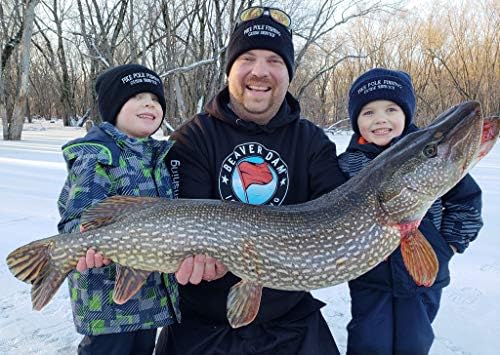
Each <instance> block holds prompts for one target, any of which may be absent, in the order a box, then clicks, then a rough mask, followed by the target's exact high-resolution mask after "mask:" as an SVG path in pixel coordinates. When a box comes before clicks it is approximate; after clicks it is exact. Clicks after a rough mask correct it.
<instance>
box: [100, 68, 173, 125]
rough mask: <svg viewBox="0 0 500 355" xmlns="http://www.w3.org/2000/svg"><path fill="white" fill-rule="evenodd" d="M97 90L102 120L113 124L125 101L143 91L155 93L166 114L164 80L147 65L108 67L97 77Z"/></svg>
mask: <svg viewBox="0 0 500 355" xmlns="http://www.w3.org/2000/svg"><path fill="white" fill-rule="evenodd" d="M95 90H96V92H97V102H98V105H99V114H100V115H101V118H102V120H103V121H107V122H109V123H111V124H113V125H115V124H116V116H117V115H118V113H119V112H120V110H121V108H122V106H123V105H124V104H125V102H127V101H128V99H130V98H131V97H132V96H135V95H137V94H139V93H141V92H150V93H153V94H155V95H156V96H157V97H158V101H159V102H160V105H161V108H162V109H163V116H165V109H166V102H165V93H164V91H163V82H162V81H161V79H160V77H159V76H158V74H156V73H155V72H154V71H152V70H150V69H148V68H146V67H145V66H142V65H139V64H125V65H119V66H117V67H114V68H111V69H108V70H106V71H104V72H103V73H101V74H100V75H99V76H98V77H97V81H96V84H95Z"/></svg>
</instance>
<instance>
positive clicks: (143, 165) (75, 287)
mask: <svg viewBox="0 0 500 355" xmlns="http://www.w3.org/2000/svg"><path fill="white" fill-rule="evenodd" d="M170 146H171V143H170V142H166V141H158V140H155V139H153V138H145V139H134V138H130V137H128V136H127V135H125V134H124V133H123V132H121V131H120V130H118V129H117V128H116V127H115V126H113V125H111V124H109V123H107V122H105V123H103V124H101V125H99V126H96V127H93V128H92V129H91V130H90V132H89V133H88V134H87V135H86V136H85V137H83V138H80V139H76V140H74V141H71V142H69V143H67V144H66V145H65V146H63V154H64V158H65V160H66V163H67V167H68V178H67V180H66V183H65V184H64V187H63V189H62V192H61V194H60V196H59V200H58V206H59V212H60V214H61V221H60V222H59V225H58V229H59V232H61V233H69V232H74V231H76V230H78V229H79V226H80V218H81V216H82V213H83V212H84V211H85V210H86V209H87V208H89V207H90V206H92V205H94V204H96V203H98V202H100V201H102V200H104V199H106V198H107V197H110V196H113V195H129V196H159V197H165V198H172V197H173V192H172V181H171V179H170V175H169V173H168V170H167V168H166V164H165V159H164V158H165V155H166V154H167V152H168V150H169V148H170ZM115 273H116V272H115V265H114V264H111V265H109V266H106V267H102V268H92V269H88V270H86V271H85V272H83V273H79V272H77V271H74V272H72V273H70V275H69V276H68V281H69V290H70V296H71V306H72V309H73V319H74V322H75V325H76V329H77V331H78V332H79V333H81V334H86V335H100V334H109V333H119V332H131V331H136V330H141V329H153V328H158V327H162V326H165V325H167V324H171V323H173V322H175V321H176V319H177V320H180V313H179V305H178V290H177V283H176V281H175V278H174V277H173V275H167V276H166V277H165V284H164V283H163V280H162V277H161V275H160V273H152V274H151V275H150V276H149V278H148V279H147V280H146V282H145V283H144V285H143V287H142V288H141V289H140V290H139V292H137V294H136V295H134V296H133V297H132V298H131V299H130V300H129V301H127V302H126V303H125V304H123V305H118V304H115V303H114V302H113V300H112V294H113V288H114V284H115ZM169 303H170V305H169ZM169 307H171V309H173V311H174V314H173V313H172V312H171V311H170V308H169Z"/></svg>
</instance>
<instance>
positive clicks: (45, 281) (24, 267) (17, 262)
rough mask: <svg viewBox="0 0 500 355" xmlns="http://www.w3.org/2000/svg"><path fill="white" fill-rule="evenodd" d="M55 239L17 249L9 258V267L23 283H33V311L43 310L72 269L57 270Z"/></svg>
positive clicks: (43, 240)
mask: <svg viewBox="0 0 500 355" xmlns="http://www.w3.org/2000/svg"><path fill="white" fill-rule="evenodd" d="M55 243H56V242H55V240H54V237H50V238H46V239H42V240H39V241H36V242H33V243H30V244H27V245H24V246H22V247H19V248H17V249H16V250H14V251H13V252H11V253H10V254H9V255H8V256H7V266H8V267H9V269H10V271H11V272H12V274H13V275H14V276H15V277H16V278H18V279H19V280H21V281H24V282H26V283H31V284H32V285H33V286H32V288H31V302H32V305H33V309H35V310H41V309H42V308H43V307H44V306H45V305H46V304H47V303H48V302H49V301H50V300H51V299H52V296H53V295H54V294H55V293H56V291H57V290H58V289H59V286H61V283H62V282H63V280H64V278H65V277H66V275H67V274H68V273H69V271H70V270H71V268H67V269H66V270H57V269H56V268H55V265H54V263H53V262H52V257H51V253H50V251H51V249H52V248H53V247H54V245H55Z"/></svg>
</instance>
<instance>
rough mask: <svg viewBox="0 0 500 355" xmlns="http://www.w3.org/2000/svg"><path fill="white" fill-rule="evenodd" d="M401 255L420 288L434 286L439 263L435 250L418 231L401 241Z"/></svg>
mask: <svg viewBox="0 0 500 355" xmlns="http://www.w3.org/2000/svg"><path fill="white" fill-rule="evenodd" d="M401 254H402V256H403V262H404V264H405V266H406V269H407V270H408V272H409V273H410V275H411V277H412V278H413V280H414V281H415V283H416V284H417V285H418V286H425V287H430V286H432V284H434V281H436V276H437V273H438V269H439V262H438V259H437V256H436V253H435V252H434V249H432V246H431V245H430V244H429V242H428V241H427V239H425V237H424V236H423V235H422V233H421V232H420V231H419V230H418V229H415V230H414V231H412V232H410V233H409V234H408V235H406V236H405V237H403V238H402V239H401Z"/></svg>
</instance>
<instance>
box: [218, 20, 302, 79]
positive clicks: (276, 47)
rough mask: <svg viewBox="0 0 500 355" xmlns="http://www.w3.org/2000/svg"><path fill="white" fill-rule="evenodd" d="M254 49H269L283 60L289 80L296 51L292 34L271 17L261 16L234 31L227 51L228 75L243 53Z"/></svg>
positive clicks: (244, 23) (241, 24) (291, 75)
mask: <svg viewBox="0 0 500 355" xmlns="http://www.w3.org/2000/svg"><path fill="white" fill-rule="evenodd" d="M252 49H267V50H270V51H273V52H275V53H277V54H278V55H279V56H280V57H281V58H283V60H284V62H285V64H286V67H287V69H288V77H289V80H292V77H293V71H294V49H293V42H292V33H291V32H290V31H289V30H288V29H287V28H286V27H285V26H283V25H281V24H279V23H277V22H275V21H274V20H273V19H272V18H271V17H269V16H266V15H264V16H261V17H258V18H256V19H253V20H250V21H245V22H242V23H240V24H238V26H237V27H236V28H235V29H234V31H233V33H232V34H231V38H230V39H229V44H228V46H227V51H226V61H227V64H226V74H227V75H229V71H230V70H231V67H232V66H233V63H234V61H235V60H236V59H237V58H238V57H239V56H240V55H241V54H243V53H245V52H247V51H249V50H252Z"/></svg>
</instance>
